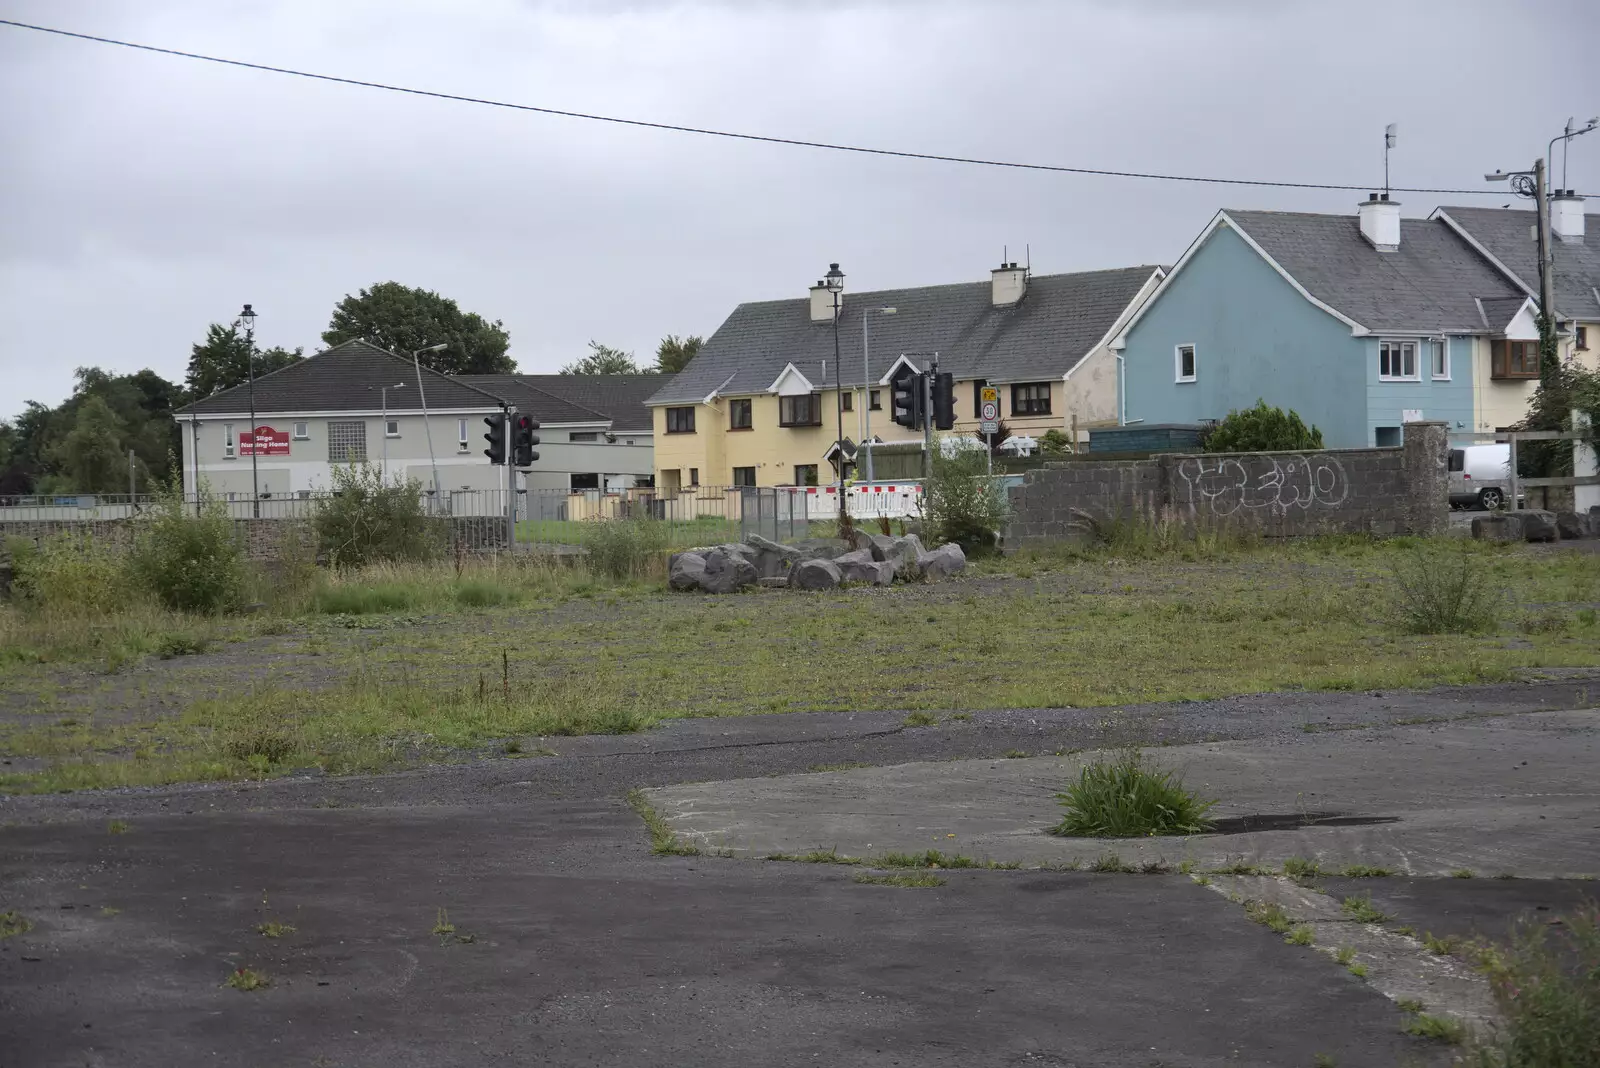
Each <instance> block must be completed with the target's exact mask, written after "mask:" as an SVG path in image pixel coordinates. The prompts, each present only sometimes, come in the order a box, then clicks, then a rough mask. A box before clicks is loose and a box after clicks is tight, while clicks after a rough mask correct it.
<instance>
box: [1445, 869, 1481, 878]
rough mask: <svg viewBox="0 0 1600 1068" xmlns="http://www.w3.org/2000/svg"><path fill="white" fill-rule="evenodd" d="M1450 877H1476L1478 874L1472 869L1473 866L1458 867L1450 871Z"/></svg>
mask: <svg viewBox="0 0 1600 1068" xmlns="http://www.w3.org/2000/svg"><path fill="white" fill-rule="evenodd" d="M1450 878H1452V879H1472V878H1476V876H1475V875H1474V874H1473V871H1472V869H1471V868H1457V869H1456V870H1455V871H1453V872H1451V873H1450Z"/></svg>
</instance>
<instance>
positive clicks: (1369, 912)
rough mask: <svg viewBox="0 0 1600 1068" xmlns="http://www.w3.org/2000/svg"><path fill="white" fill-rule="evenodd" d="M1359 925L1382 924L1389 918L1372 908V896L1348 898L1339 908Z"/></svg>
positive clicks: (1364, 895)
mask: <svg viewBox="0 0 1600 1068" xmlns="http://www.w3.org/2000/svg"><path fill="white" fill-rule="evenodd" d="M1339 907H1340V908H1342V909H1343V910H1344V913H1345V915H1346V916H1349V917H1350V918H1351V919H1352V920H1355V921H1356V922H1357V923H1382V922H1383V921H1384V920H1387V919H1388V918H1389V917H1388V916H1386V915H1384V914H1383V913H1382V912H1380V911H1378V910H1377V909H1376V908H1374V907H1373V906H1372V895H1371V894H1363V895H1362V896H1360V897H1347V898H1345V899H1344V902H1343V903H1342V904H1341V905H1340V906H1339Z"/></svg>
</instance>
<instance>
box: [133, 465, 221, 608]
mask: <svg viewBox="0 0 1600 1068" xmlns="http://www.w3.org/2000/svg"><path fill="white" fill-rule="evenodd" d="M202 500H203V503H202V504H201V505H200V508H199V512H200V514H199V515H194V514H192V513H191V512H190V510H189V508H188V507H187V506H186V505H185V504H184V500H183V489H182V487H181V485H178V484H176V483H174V484H172V485H169V486H168V487H167V488H166V489H165V491H164V492H163V493H162V494H161V495H160V496H159V497H158V498H157V501H156V506H155V511H154V515H152V516H151V517H150V518H149V519H147V520H145V522H144V524H143V526H142V527H141V528H140V529H139V531H138V532H137V533H136V534H135V536H134V540H133V550H132V552H131V553H129V555H128V569H129V571H130V572H131V573H132V575H133V578H134V581H135V582H136V583H138V585H139V586H140V587H142V588H143V589H145V590H148V591H149V592H150V593H152V594H154V595H155V596H156V599H157V600H159V601H160V602H161V603H162V604H164V605H166V606H167V607H168V608H171V609H174V610H176V611H180V612H225V611H227V610H228V609H231V608H236V607H238V605H239V602H240V600H241V599H242V594H243V591H244V585H245V562H244V553H243V552H242V551H241V550H240V548H239V543H238V541H237V539H235V538H234V535H233V520H231V519H230V518H228V513H227V510H226V509H225V508H224V507H223V505H222V503H221V502H220V501H218V500H215V499H214V498H209V497H203V498H202Z"/></svg>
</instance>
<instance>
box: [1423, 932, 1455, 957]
mask: <svg viewBox="0 0 1600 1068" xmlns="http://www.w3.org/2000/svg"><path fill="white" fill-rule="evenodd" d="M1422 945H1423V948H1425V949H1426V950H1427V951H1428V952H1429V953H1432V954H1433V955H1434V956H1437V957H1448V956H1449V955H1450V954H1452V953H1454V952H1455V951H1456V950H1457V949H1459V948H1461V939H1459V938H1457V937H1456V936H1454V935H1446V936H1445V937H1444V938H1435V937H1434V935H1433V932H1432V931H1424V932H1423V933H1422Z"/></svg>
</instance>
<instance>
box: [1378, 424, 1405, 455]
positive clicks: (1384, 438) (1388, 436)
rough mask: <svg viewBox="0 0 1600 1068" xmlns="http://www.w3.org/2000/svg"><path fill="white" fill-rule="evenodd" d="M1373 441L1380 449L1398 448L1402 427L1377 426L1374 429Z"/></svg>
mask: <svg viewBox="0 0 1600 1068" xmlns="http://www.w3.org/2000/svg"><path fill="white" fill-rule="evenodd" d="M1372 443H1373V444H1374V445H1376V446H1377V447H1378V448H1380V449H1393V448H1398V447H1399V445H1400V428H1399V427H1397V426H1380V427H1375V428H1374V429H1373V431H1372Z"/></svg>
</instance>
